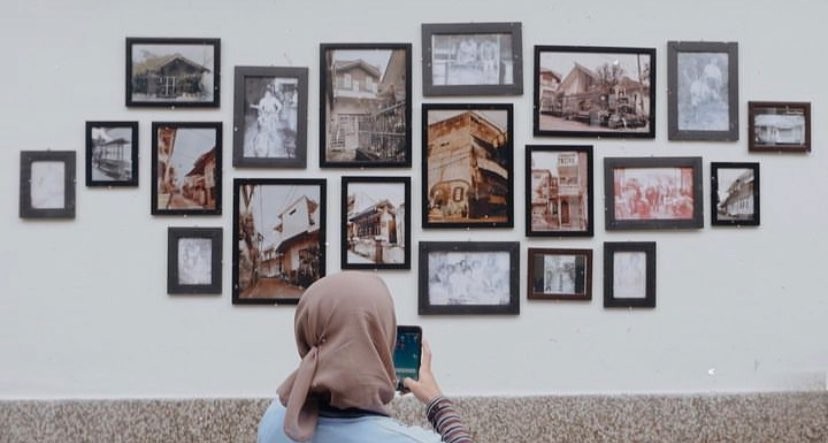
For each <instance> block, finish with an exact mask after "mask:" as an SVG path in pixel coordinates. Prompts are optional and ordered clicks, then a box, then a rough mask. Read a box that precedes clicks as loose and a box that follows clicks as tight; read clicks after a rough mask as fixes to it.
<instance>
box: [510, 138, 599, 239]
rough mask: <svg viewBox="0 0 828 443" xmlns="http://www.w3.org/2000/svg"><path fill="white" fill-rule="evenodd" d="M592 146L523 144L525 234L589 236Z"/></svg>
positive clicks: (592, 228) (592, 229)
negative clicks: (524, 153) (524, 150)
mask: <svg viewBox="0 0 828 443" xmlns="http://www.w3.org/2000/svg"><path fill="white" fill-rule="evenodd" d="M592 152H593V147H592V146H587V145H557V146H550V145H526V162H525V163H524V164H525V167H526V171H525V180H526V187H525V188H524V189H526V193H525V203H526V236H527V237H592V236H593V233H594V225H595V215H594V211H593V207H594V206H595V204H594V199H593V195H594V192H593V176H592V169H593V168H592Z"/></svg>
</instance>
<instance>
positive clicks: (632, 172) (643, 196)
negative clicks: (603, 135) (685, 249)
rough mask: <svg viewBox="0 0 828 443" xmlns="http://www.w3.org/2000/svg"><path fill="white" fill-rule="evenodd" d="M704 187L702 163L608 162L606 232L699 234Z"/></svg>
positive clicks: (650, 159) (626, 159) (671, 159)
mask: <svg viewBox="0 0 828 443" xmlns="http://www.w3.org/2000/svg"><path fill="white" fill-rule="evenodd" d="M667 169H672V170H673V171H667ZM642 182H645V183H642ZM703 187H704V185H703V183H702V159H701V157H605V158H604V215H605V227H606V229H607V230H608V231H609V230H628V229H700V228H702V227H704V214H703V197H702V188H703ZM688 200H689V201H688Z"/></svg>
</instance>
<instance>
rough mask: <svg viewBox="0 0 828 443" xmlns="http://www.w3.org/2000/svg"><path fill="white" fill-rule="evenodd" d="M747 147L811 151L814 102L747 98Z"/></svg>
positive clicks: (766, 149) (757, 149)
mask: <svg viewBox="0 0 828 443" xmlns="http://www.w3.org/2000/svg"><path fill="white" fill-rule="evenodd" d="M748 151H751V152H780V153H781V152H811V103H810V102H757V101H751V102H748Z"/></svg>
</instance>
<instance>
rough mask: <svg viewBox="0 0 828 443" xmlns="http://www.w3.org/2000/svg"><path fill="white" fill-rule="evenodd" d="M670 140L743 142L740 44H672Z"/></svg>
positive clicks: (669, 44) (669, 47)
mask: <svg viewBox="0 0 828 443" xmlns="http://www.w3.org/2000/svg"><path fill="white" fill-rule="evenodd" d="M691 56H692V58H691ZM722 63H726V64H727V67H726V69H722V68H723V67H722V66H720V65H721V64H722ZM702 65H704V66H702ZM725 107H726V108H727V109H722V108H725ZM725 119H726V121H725ZM667 138H668V139H669V140H688V141H737V140H739V45H738V43H736V42H679V41H670V42H667Z"/></svg>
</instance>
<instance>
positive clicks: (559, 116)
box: [532, 46, 657, 138]
mask: <svg viewBox="0 0 828 443" xmlns="http://www.w3.org/2000/svg"><path fill="white" fill-rule="evenodd" d="M655 66H657V65H656V50H655V48H626V47H607V46H535V71H534V86H535V93H534V98H533V100H534V109H533V112H532V117H533V128H534V135H536V136H562V137H601V138H606V137H610V138H655V133H656V118H655V116H656V70H655ZM564 70H566V72H564ZM636 71H637V73H636V74H633V75H632V76H630V75H626V74H628V73H633V72H636Z"/></svg>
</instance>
